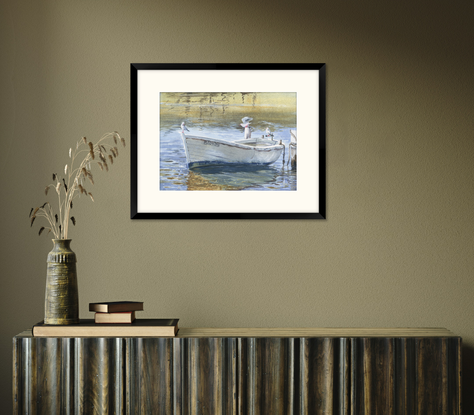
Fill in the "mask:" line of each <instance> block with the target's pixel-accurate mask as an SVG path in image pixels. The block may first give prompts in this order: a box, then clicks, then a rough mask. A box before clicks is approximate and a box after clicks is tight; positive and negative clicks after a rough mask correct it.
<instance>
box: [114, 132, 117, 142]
mask: <svg viewBox="0 0 474 415" xmlns="http://www.w3.org/2000/svg"><path fill="white" fill-rule="evenodd" d="M114 143H115V144H117V133H114Z"/></svg>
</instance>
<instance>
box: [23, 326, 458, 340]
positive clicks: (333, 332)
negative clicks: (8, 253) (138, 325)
mask: <svg viewBox="0 0 474 415" xmlns="http://www.w3.org/2000/svg"><path fill="white" fill-rule="evenodd" d="M15 337H32V332H31V329H30V330H25V331H23V332H22V333H20V334H18V335H17V336H15ZM98 337H101V336H98ZM124 337H130V336H124ZM176 337H177V338H201V337H204V338H206V337H209V338H215V337H237V338H240V337H244V338H245V337H250V338H259V337H263V338H265V337H281V338H309V337H341V338H345V337H349V338H351V337H394V338H397V337H401V338H404V337H459V336H457V335H455V334H454V333H453V332H451V331H449V330H447V329H445V328H439V327H400V328H397V327H387V328H358V327H355V328H342V327H335V328H327V327H325V328H260V327H254V328H180V329H179V332H178V334H177V336H176Z"/></svg>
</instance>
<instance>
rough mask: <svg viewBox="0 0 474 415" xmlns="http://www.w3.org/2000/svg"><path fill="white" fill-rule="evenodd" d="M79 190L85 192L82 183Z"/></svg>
mask: <svg viewBox="0 0 474 415" xmlns="http://www.w3.org/2000/svg"><path fill="white" fill-rule="evenodd" d="M79 191H80V192H81V194H82V193H84V188H83V187H82V185H81V184H80V185H79Z"/></svg>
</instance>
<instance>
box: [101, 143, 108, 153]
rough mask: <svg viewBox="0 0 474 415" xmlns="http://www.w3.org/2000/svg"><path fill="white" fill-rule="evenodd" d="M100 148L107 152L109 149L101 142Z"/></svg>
mask: <svg viewBox="0 0 474 415" xmlns="http://www.w3.org/2000/svg"><path fill="white" fill-rule="evenodd" d="M100 148H101V149H102V150H103V152H104V153H107V149H106V148H105V147H104V146H103V145H102V144H101V145H100Z"/></svg>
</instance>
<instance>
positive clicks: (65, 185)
mask: <svg viewBox="0 0 474 415" xmlns="http://www.w3.org/2000/svg"><path fill="white" fill-rule="evenodd" d="M63 183H64V188H65V189H66V193H67V184H66V181H65V180H64V178H63Z"/></svg>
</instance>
